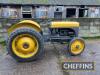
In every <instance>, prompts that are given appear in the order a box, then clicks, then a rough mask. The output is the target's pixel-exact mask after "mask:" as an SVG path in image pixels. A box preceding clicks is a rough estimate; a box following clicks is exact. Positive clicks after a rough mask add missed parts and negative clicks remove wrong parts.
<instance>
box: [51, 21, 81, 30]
mask: <svg viewBox="0 0 100 75" xmlns="http://www.w3.org/2000/svg"><path fill="white" fill-rule="evenodd" d="M75 27H79V23H78V22H66V21H61V22H59V21H56V22H51V28H75Z"/></svg>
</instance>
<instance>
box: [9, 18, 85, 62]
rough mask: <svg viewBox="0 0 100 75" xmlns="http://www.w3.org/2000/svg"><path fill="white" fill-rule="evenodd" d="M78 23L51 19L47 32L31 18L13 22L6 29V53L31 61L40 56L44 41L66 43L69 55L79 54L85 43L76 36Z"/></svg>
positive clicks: (18, 58) (17, 58)
mask: <svg viewBox="0 0 100 75" xmlns="http://www.w3.org/2000/svg"><path fill="white" fill-rule="evenodd" d="M78 31H79V23H78V22H67V21H52V22H50V23H49V25H48V27H47V32H46V33H47V34H44V33H45V31H44V30H43V28H42V27H41V26H40V25H39V23H37V22H35V21H32V20H23V21H20V22H19V23H15V24H14V25H12V26H11V27H10V28H9V29H8V39H7V49H8V53H9V54H10V55H11V56H12V57H13V58H14V59H16V60H17V61H20V62H26V61H33V60H36V59H38V58H40V57H41V54H43V52H44V43H45V42H48V41H49V42H58V43H61V42H62V43H63V42H66V43H68V44H69V45H68V51H69V53H70V54H71V55H79V54H81V53H82V52H83V51H84V48H85V43H84V41H83V39H81V38H79V37H78Z"/></svg>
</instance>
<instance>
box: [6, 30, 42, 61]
mask: <svg viewBox="0 0 100 75" xmlns="http://www.w3.org/2000/svg"><path fill="white" fill-rule="evenodd" d="M43 48H44V41H43V38H42V36H41V34H40V33H39V32H37V31H35V30H34V29H31V28H19V29H16V30H15V31H13V32H12V33H11V34H10V36H9V38H8V40H7V49H8V52H9V54H10V55H11V56H12V57H13V58H14V59H15V60H17V61H19V62H27V61H33V60H36V59H38V58H40V57H41V54H42V53H43Z"/></svg>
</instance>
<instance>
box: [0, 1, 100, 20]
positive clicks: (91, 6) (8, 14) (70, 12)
mask: <svg viewBox="0 0 100 75" xmlns="http://www.w3.org/2000/svg"><path fill="white" fill-rule="evenodd" d="M0 17H1V18H57V19H58V18H69V17H73V18H79V17H84V18H100V0H0Z"/></svg>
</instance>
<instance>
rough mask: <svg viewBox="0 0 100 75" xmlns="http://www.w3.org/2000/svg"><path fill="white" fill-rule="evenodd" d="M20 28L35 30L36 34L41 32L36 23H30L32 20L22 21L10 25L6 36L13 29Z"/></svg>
mask: <svg viewBox="0 0 100 75" xmlns="http://www.w3.org/2000/svg"><path fill="white" fill-rule="evenodd" d="M20 27H30V28H33V29H35V30H36V31H38V32H41V27H40V25H39V24H38V23H37V22H35V21H32V20H23V21H21V22H19V23H16V24H14V25H12V26H11V27H10V28H8V34H10V33H11V32H13V31H14V30H15V29H17V28H20Z"/></svg>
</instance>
